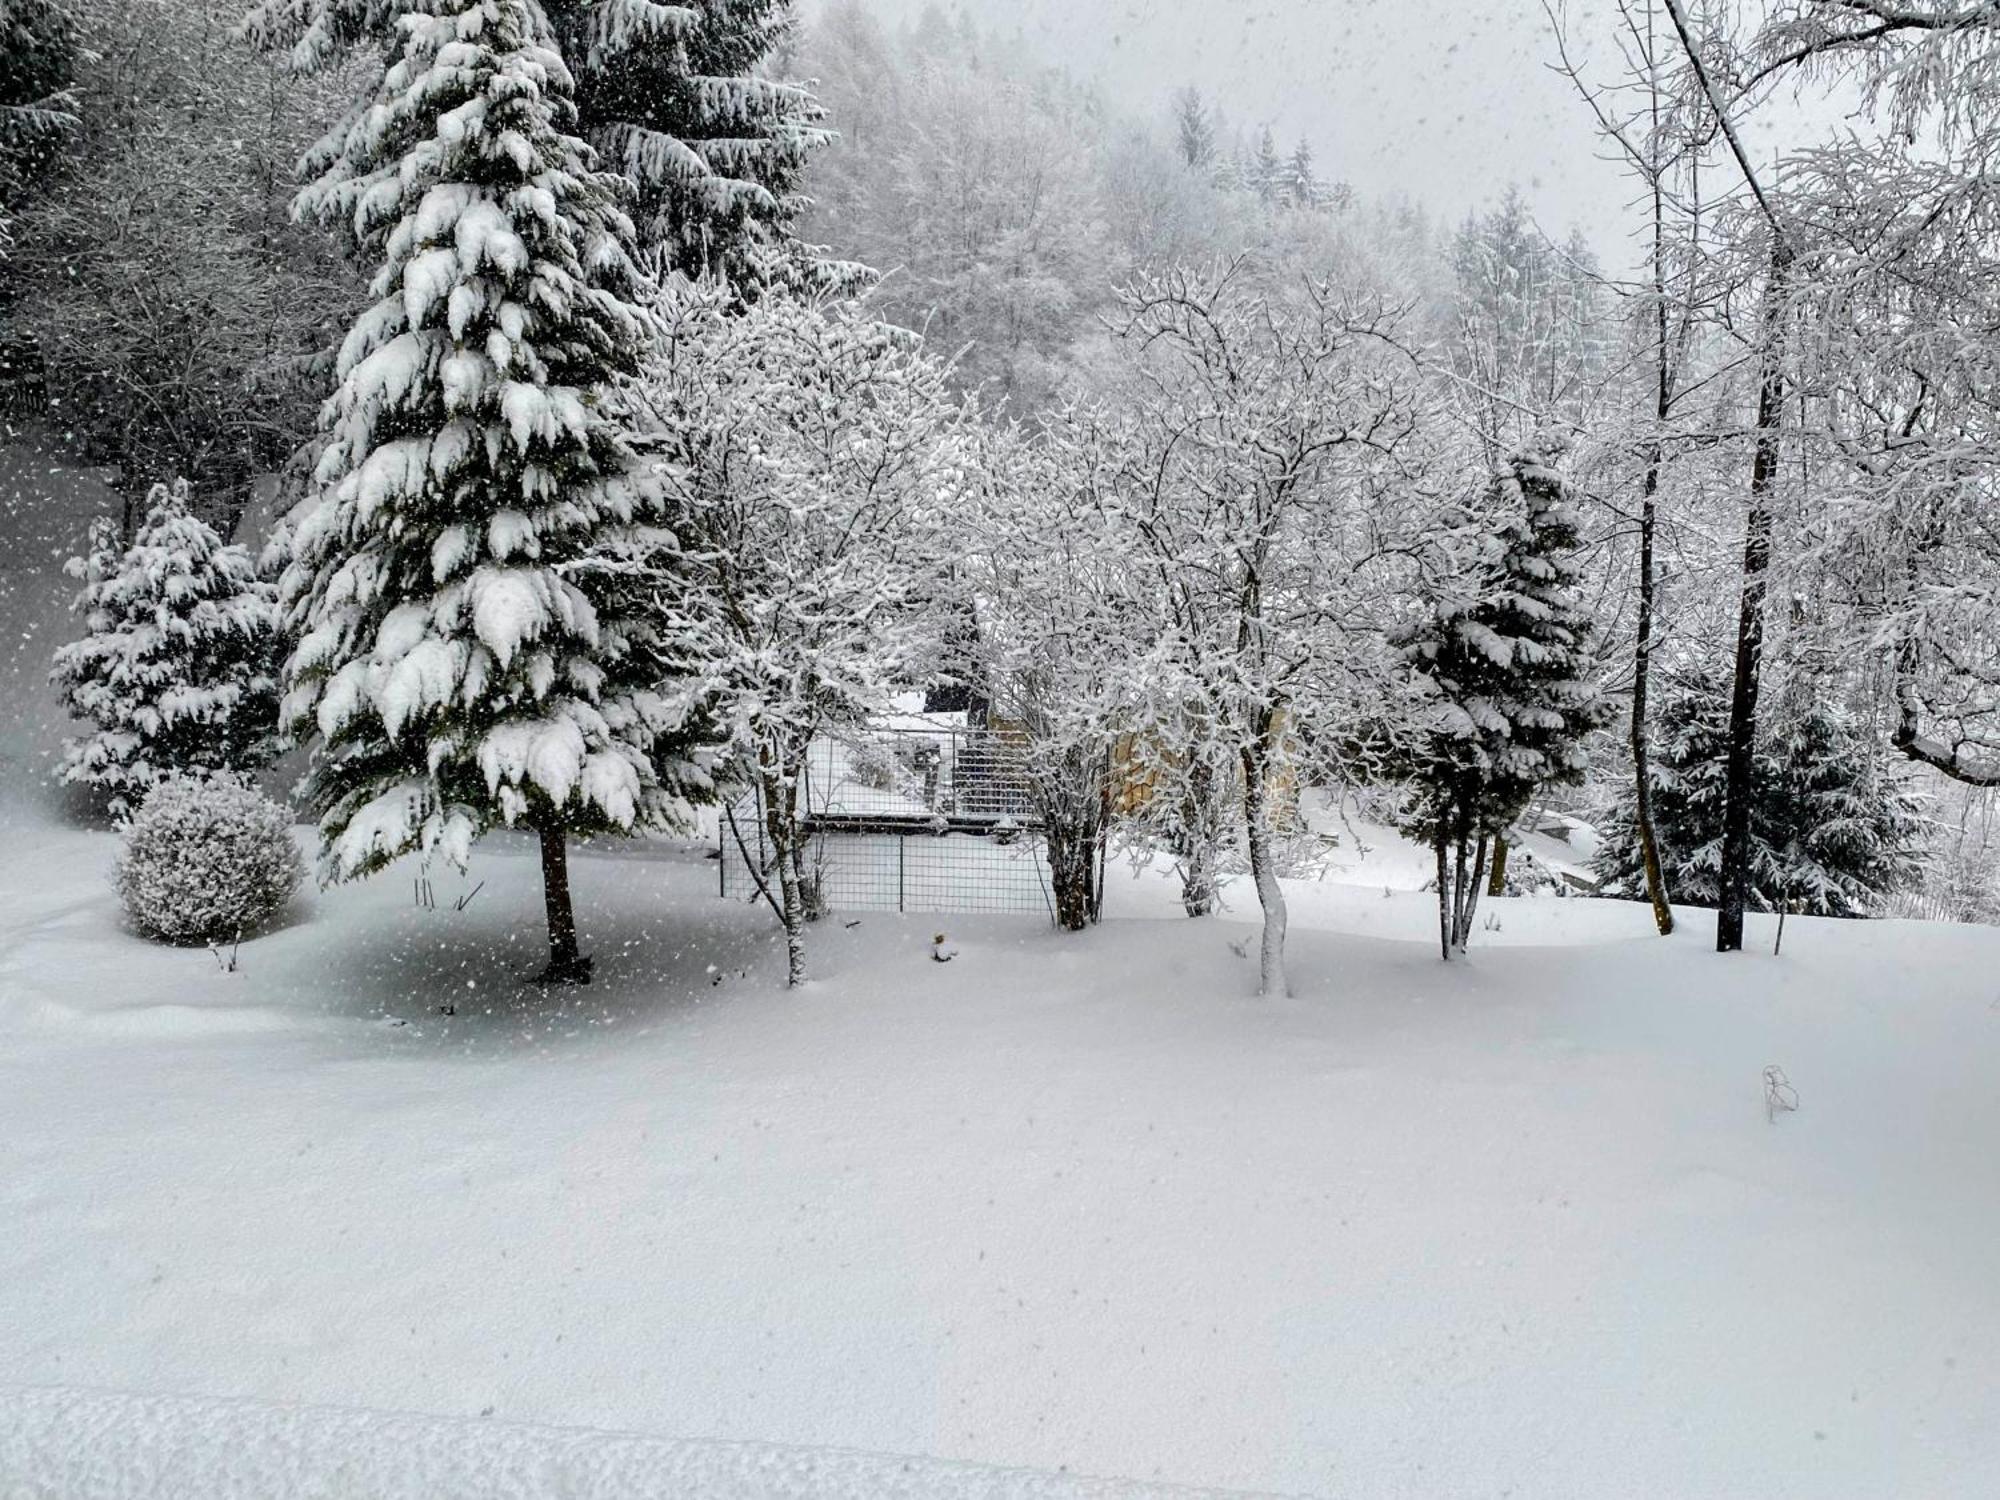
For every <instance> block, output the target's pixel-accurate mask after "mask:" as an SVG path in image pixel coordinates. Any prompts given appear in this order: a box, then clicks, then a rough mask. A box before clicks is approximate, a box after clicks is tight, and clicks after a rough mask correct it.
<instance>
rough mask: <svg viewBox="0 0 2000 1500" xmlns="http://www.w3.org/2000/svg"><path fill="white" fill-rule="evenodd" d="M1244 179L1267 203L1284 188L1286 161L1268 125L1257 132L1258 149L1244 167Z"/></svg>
mask: <svg viewBox="0 0 2000 1500" xmlns="http://www.w3.org/2000/svg"><path fill="white" fill-rule="evenodd" d="M1243 175H1244V179H1245V181H1247V182H1248V183H1249V185H1250V190H1251V191H1252V192H1254V193H1255V194H1256V195H1257V196H1258V197H1259V198H1262V199H1263V200H1264V201H1265V202H1266V203H1269V202H1271V201H1272V200H1273V199H1275V198H1276V197H1277V196H1278V195H1279V193H1281V192H1282V191H1283V190H1284V185H1285V162H1284V158H1283V157H1281V156H1279V155H1278V143H1277V141H1276V139H1275V138H1273V136H1272V135H1271V127H1270V126H1268V125H1266V126H1265V127H1264V128H1263V129H1262V130H1261V131H1259V132H1258V133H1257V149H1256V151H1255V152H1254V153H1253V154H1252V156H1251V157H1250V161H1249V164H1248V165H1247V166H1246V168H1245V169H1244V174H1243Z"/></svg>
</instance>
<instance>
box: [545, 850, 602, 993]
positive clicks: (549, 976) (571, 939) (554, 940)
mask: <svg viewBox="0 0 2000 1500" xmlns="http://www.w3.org/2000/svg"><path fill="white" fill-rule="evenodd" d="M539 832H540V836H541V842H542V908H543V910H544V911H545V912H546V913H547V916H548V922H549V966H548V967H547V968H546V969H544V970H542V972H541V973H540V974H539V975H537V976H536V979H537V982H538V983H541V984H588V983H590V960H589V959H587V958H585V957H584V956H583V955H582V954H581V953H580V952H578V951H577V943H576V912H575V910H574V908H573V907H572V906H571V904H570V894H569V851H568V849H567V848H566V847H565V845H564V842H563V839H564V835H563V829H562V825H561V824H559V823H553V822H551V823H548V824H545V825H543V827H542V828H541V829H540V830H539Z"/></svg>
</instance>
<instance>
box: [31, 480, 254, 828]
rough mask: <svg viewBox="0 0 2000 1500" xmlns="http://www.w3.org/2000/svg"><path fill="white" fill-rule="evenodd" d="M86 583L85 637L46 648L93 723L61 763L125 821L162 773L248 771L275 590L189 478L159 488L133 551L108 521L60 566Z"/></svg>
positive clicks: (69, 701)
mask: <svg viewBox="0 0 2000 1500" xmlns="http://www.w3.org/2000/svg"><path fill="white" fill-rule="evenodd" d="M67 568H68V571H69V573H70V576H71V577H73V578H76V579H78V580H80V581H81V583H82V584H83V587H82V589H81V591H80V592H79V593H78V595H77V599H76V608H77V611H78V612H79V613H80V614H81V615H82V616H83V624H84V635H83V637H82V638H81V639H80V640H76V641H72V642H70V643H69V644H68V645H66V646H64V647H62V648H61V649H60V650H58V651H57V652H56V654H55V660H54V663H53V665H52V666H51V668H50V672H49V678H50V680H51V681H52V682H53V683H54V684H55V686H56V687H57V689H58V690H59V691H60V693H61V696H62V701H63V706H64V707H65V708H67V709H68V710H69V711H70V713H71V714H73V715H74V716H75V717H77V718H79V719H82V720H85V721H86V722H88V723H90V724H92V725H94V726H95V728H94V729H93V730H92V731H91V732H90V733H89V734H86V735H83V736H82V737H80V738H78V739H74V740H72V741H70V744H69V748H68V750H67V751H66V752H65V754H64V756H63V760H62V768H61V770H60V772H59V773H58V774H59V775H60V776H61V778H62V779H63V780H64V781H67V782H75V783H81V784H84V785H88V786H92V787H96V788H99V789H100V790H102V791H104V792H106V793H108V794H109V797H110V807H111V812H112V815H113V816H114V817H119V818H123V817H125V816H127V815H128V814H129V813H131V812H132V811H133V810H134V809H135V808H136V807H138V805H139V804H140V803H141V802H143V801H144V800H145V797H146V793H147V791H148V790H150V789H151V787H152V786H153V784H154V783H155V782H157V781H159V780H160V779H161V778H163V777H166V776H170V775H185V776H202V775H211V774H217V773H223V772H232V771H238V772H240V771H250V770H255V769H256V768H257V767H259V766H261V765H264V764H266V763H267V762H268V761H269V760H270V757H271V751H272V748H273V737H274V731H275V729H276V710H277V696H278V695H277V677H276V671H275V668H276V661H275V652H274V649H273V648H274V643H275V640H276V635H277V631H276V626H277V609H276V605H275V602H274V599H273V591H272V589H271V587H270V586H269V585H268V584H266V583H264V582H262V581H260V580H259V579H258V577H257V569H256V564H255V562H254V561H253V560H252V558H251V556H250V554H249V552H248V551H247V550H246V549H245V548H244V547H242V546H240V545H235V544H231V545H228V546H225V545H223V542H222V539H221V538H220V537H218V536H217V535H216V534H215V532H214V531H213V530H212V529H211V528H210V527H209V526H208V525H207V524H206V523H205V522H203V521H202V520H201V519H200V517H198V516H196V515H194V514H193V513H192V511H191V510H190V508H189V504H188V486H187V483H186V481H185V480H183V481H180V482H178V483H176V484H174V485H173V486H171V487H169V486H167V485H164V484H161V485H155V486H154V487H153V490H152V494H151V495H150V496H149V497H148V502H147V512H146V519H145V521H144V523H143V524H142V525H141V526H140V528H139V532H138V535H137V536H136V537H134V538H133V541H132V545H131V546H130V547H121V546H120V545H119V542H118V526H117V523H116V522H114V521H112V520H111V519H110V518H109V517H101V518H99V519H98V520H96V521H93V522H92V523H91V527H90V540H89V545H88V547H87V549H86V551H85V552H84V554H83V555H82V556H79V557H73V558H71V559H70V561H69V563H68V564H67Z"/></svg>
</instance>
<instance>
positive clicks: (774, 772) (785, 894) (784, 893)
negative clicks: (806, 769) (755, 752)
mask: <svg viewBox="0 0 2000 1500" xmlns="http://www.w3.org/2000/svg"><path fill="white" fill-rule="evenodd" d="M760 770H761V776H760V779H761V780H762V782H763V786H762V791H763V802H764V833H765V836H766V837H767V838H769V839H770V841H771V854H772V864H773V866H774V867H775V868H776V870H777V872H778V917H779V922H780V924H781V925H782V926H783V927H784V929H785V983H786V985H787V986H788V987H790V988H794V989H796V988H797V987H798V986H799V985H801V984H804V983H805V980H806V937H805V925H806V921H805V893H804V891H803V890H802V889H801V884H802V883H801V881H800V879H799V859H798V836H799V825H798V805H797V802H796V800H795V796H794V793H793V789H792V785H791V782H790V779H789V778H788V777H787V776H786V775H785V773H784V771H783V768H782V767H779V768H771V767H769V766H766V767H763V768H760Z"/></svg>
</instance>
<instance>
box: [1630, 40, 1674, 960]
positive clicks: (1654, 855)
mask: <svg viewBox="0 0 2000 1500" xmlns="http://www.w3.org/2000/svg"><path fill="white" fill-rule="evenodd" d="M1646 27H1647V48H1648V51H1649V52H1650V50H1651V46H1652V14H1651V12H1650V11H1649V12H1648V13H1647V17H1646ZM1659 106H1660V100H1659V94H1658V93H1657V91H1656V92H1655V93H1654V94H1653V127H1654V129H1655V130H1657V129H1658V128H1659V125H1660V107H1659ZM1651 187H1652V197H1653V421H1654V424H1655V432H1654V436H1653V443H1652V448H1651V451H1650V452H1649V454H1648V455H1647V460H1646V478H1645V482H1644V484H1643V486H1642V487H1641V492H1640V496H1639V619H1638V622H1637V628H1636V630H1635V631H1634V633H1633V640H1632V778H1633V780H1632V821H1633V824H1634V827H1635V828H1636V830H1637V832H1638V836H1639V863H1640V865H1641V867H1642V868H1643V869H1644V870H1645V872H1646V900H1647V901H1648V902H1649V903H1651V905H1652V908H1653V926H1654V927H1656V928H1657V929H1659V933H1660V936H1661V937H1669V936H1671V935H1672V934H1673V930H1674V908H1673V904H1672V902H1671V901H1669V899H1668V897H1667V881H1666V874H1665V872H1664V870H1663V869H1662V867H1661V865H1660V840H1659V835H1658V834H1657V833H1656V832H1655V831H1654V828H1653V770H1652V733H1651V729H1650V727H1649V723H1648V718H1647V714H1648V708H1647V700H1648V698H1649V697H1650V690H1651V686H1652V680H1653V617H1654V614H1655V612H1656V610H1657V608H1658V605H1657V600H1658V584H1657V579H1656V576H1655V575H1656V573H1657V571H1658V569H1657V565H1656V563H1655V560H1654V551H1653V549H1654V545H1655V538H1656V536H1657V534H1658V530H1659V499H1660V471H1661V469H1662V468H1663V467H1664V466H1665V464H1666V459H1667V454H1666V446H1665V444H1664V443H1663V441H1662V440H1661V437H1660V433H1661V432H1664V431H1665V429H1666V425H1667V419H1668V418H1669V417H1671V416H1672V415H1673V410H1674V372H1673V366H1672V363H1671V359H1670V356H1669V355H1668V353H1667V249H1666V197H1665V194H1664V192H1663V191H1662V189H1661V182H1660V175H1659V172H1658V171H1657V170H1656V171H1655V172H1654V174H1653V176H1652V180H1651Z"/></svg>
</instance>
